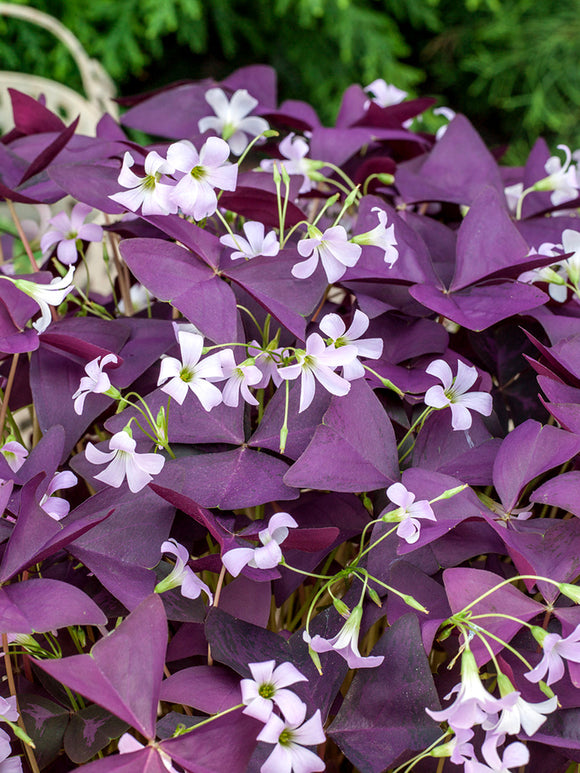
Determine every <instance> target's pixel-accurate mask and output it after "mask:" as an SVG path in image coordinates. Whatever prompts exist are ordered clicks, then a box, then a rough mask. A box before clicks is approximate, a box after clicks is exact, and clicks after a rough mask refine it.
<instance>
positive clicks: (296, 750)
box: [258, 706, 326, 773]
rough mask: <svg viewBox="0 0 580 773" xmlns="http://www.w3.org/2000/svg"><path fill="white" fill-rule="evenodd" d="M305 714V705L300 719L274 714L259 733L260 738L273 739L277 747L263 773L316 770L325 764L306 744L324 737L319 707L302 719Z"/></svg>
mask: <svg viewBox="0 0 580 773" xmlns="http://www.w3.org/2000/svg"><path fill="white" fill-rule="evenodd" d="M305 716H306V706H304V709H303V712H302V716H301V718H300V720H299V721H297V722H288V721H287V720H286V721H283V720H282V719H280V717H278V716H276V714H272V716H271V717H270V719H269V720H268V721H267V722H266V724H265V725H264V727H263V729H262V730H261V732H260V733H259V734H258V741H264V743H273V744H276V747H275V749H274V751H273V752H272V753H271V754H270V756H269V757H268V759H267V760H266V762H265V763H264V764H263V765H262V767H261V768H260V773H316V771H321V770H324V769H325V768H326V765H325V763H324V762H323V761H322V760H321V759H320V757H319V756H318V755H317V754H314V752H311V751H310V750H309V749H305V748H304V747H305V746H316V745H318V744H319V743H322V742H323V741H324V740H325V735H324V729H323V727H322V720H321V718H320V710H317V711H316V712H315V713H314V714H313V715H312V716H311V717H310V719H309V720H308V721H307V722H303V720H304V717H305Z"/></svg>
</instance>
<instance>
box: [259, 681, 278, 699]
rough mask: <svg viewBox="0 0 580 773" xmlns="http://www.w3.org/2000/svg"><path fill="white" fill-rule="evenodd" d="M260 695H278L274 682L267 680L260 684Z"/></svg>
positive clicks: (269, 696)
mask: <svg viewBox="0 0 580 773" xmlns="http://www.w3.org/2000/svg"><path fill="white" fill-rule="evenodd" d="M258 695H259V696H260V697H261V698H266V699H268V700H269V699H270V698H273V697H274V695H276V688H275V687H274V685H273V684H270V683H269V682H265V683H264V684H261V685H260V688H259V690H258Z"/></svg>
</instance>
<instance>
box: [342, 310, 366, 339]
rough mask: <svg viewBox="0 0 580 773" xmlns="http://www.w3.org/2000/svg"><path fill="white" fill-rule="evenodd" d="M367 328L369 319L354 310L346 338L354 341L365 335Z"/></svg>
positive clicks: (359, 311) (361, 312) (362, 313)
mask: <svg viewBox="0 0 580 773" xmlns="http://www.w3.org/2000/svg"><path fill="white" fill-rule="evenodd" d="M368 326H369V318H368V317H367V315H366V314H365V313H364V312H363V311H361V310H360V309H356V311H355V313H354V317H353V318H352V322H351V323H350V327H349V329H348V330H347V331H346V337H347V338H348V339H349V340H356V339H357V338H360V337H361V336H362V335H363V334H364V333H366V331H367V329H368Z"/></svg>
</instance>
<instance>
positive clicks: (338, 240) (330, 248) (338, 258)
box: [292, 225, 361, 284]
mask: <svg viewBox="0 0 580 773" xmlns="http://www.w3.org/2000/svg"><path fill="white" fill-rule="evenodd" d="M308 233H309V234H312V236H311V237H310V238H307V239H301V240H300V241H299V242H298V252H299V253H300V255H302V257H303V258H308V260H305V261H303V262H302V263H296V264H295V265H294V266H293V267H292V276H294V277H296V279H306V278H307V277H309V276H312V274H313V273H314V272H315V271H316V268H317V266H318V260H319V259H320V260H321V261H322V265H323V267H324V270H325V271H326V276H327V278H328V281H329V282H330V284H332V283H333V282H337V281H338V280H339V279H340V278H341V276H342V275H343V274H344V272H345V271H346V269H347V267H352V266H356V264H357V262H358V259H359V258H360V255H361V248H360V247H359V245H358V244H353V243H352V242H349V240H348V237H347V234H346V231H345V230H344V228H343V226H341V225H335V226H332V228H327V229H326V231H324V233H322V232H321V231H319V229H318V228H316V226H312V225H311V226H309V227H308ZM309 255H310V256H312V257H308V256H309Z"/></svg>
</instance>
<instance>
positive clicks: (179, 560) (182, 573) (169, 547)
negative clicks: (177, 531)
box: [155, 539, 213, 604]
mask: <svg viewBox="0 0 580 773" xmlns="http://www.w3.org/2000/svg"><path fill="white" fill-rule="evenodd" d="M161 553H171V554H172V555H174V556H175V566H174V567H173V569H172V570H171V571H170V572H169V574H168V575H167V577H164V578H163V579H162V580H160V581H159V582H158V583H157V585H156V586H155V593H164V592H165V591H167V590H171V588H178V587H181V595H182V596H184V597H185V598H186V599H196V598H198V596H200V595H201V592H202V591H203V592H204V593H205V594H206V595H207V597H208V599H209V603H210V604H213V595H212V593H211V591H210V589H209V588H208V586H207V585H206V584H205V582H203V581H202V580H200V579H199V577H198V576H197V575H196V574H195V573H194V572H193V570H192V569H190V567H189V566H188V565H187V562H188V561H189V552H188V551H187V548H185V547H184V546H183V545H181V544H180V543H179V542H177V541H176V540H174V539H169V540H167V541H166V542H164V543H163V544H162V545H161Z"/></svg>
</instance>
